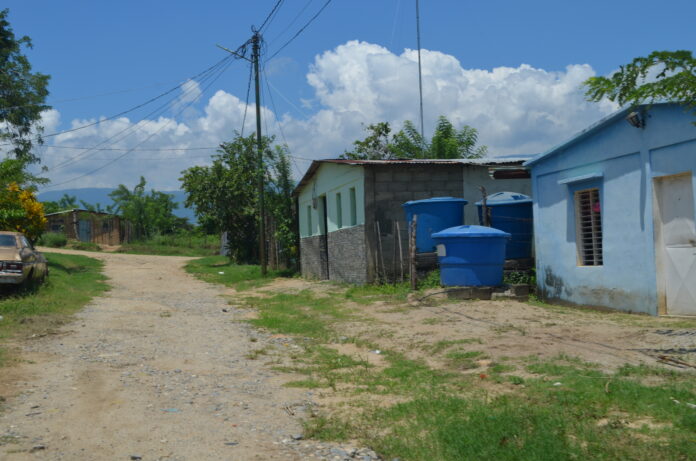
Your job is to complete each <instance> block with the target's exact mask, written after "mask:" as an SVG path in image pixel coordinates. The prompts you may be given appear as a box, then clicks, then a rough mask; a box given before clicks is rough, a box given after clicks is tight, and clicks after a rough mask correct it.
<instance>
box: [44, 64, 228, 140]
mask: <svg viewBox="0 0 696 461" xmlns="http://www.w3.org/2000/svg"><path fill="white" fill-rule="evenodd" d="M231 57H232V56H231V55H228V56H225V57H224V58H223V59H221V60H219V61H218V62H216V63H215V64H213V65H212V66H210V67H208V68H207V69H205V70H204V71H202V72H199V73H198V74H196V75H194V76H193V77H191V78H188V79H186V80H184V81H183V82H181V83H180V84H178V85H177V86H175V87H174V88H171V89H169V90H167V91H165V92H164V93H162V94H160V95H159V96H155V97H154V98H152V99H149V100H147V101H145V102H144V103H142V104H138V105H137V106H134V107H131V108H130V109H127V110H124V111H123V112H119V113H118V114H116V115H112V116H110V117H107V118H105V119H101V120H98V121H96V122H93V123H89V124H87V125H82V126H78V127H75V128H71V129H69V130H64V131H58V132H55V133H49V134H44V135H42V136H41V137H42V138H50V137H52V136H58V135H61V134H65V133H72V132H73V131H78V130H82V129H85V128H89V127H91V126H94V125H97V124H99V123H103V122H107V121H110V120H114V119H116V118H118V117H121V116H123V115H125V114H128V113H130V112H133V111H135V110H138V109H140V108H141V107H144V106H147V105H148V104H151V103H153V102H155V101H157V100H158V99H160V98H163V97H164V96H167V95H168V94H171V93H172V92H174V91H176V90H178V89H179V88H181V86H182V85H184V84H185V83H186V82H188V81H190V80H195V79H197V78H198V77H200V76H201V75H204V74H205V73H207V72H209V71H211V70H213V69H215V68H216V67H218V66H221V65H222V64H224V63H225V62H226V61H227V60H229V59H231Z"/></svg>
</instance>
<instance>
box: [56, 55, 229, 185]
mask: <svg viewBox="0 0 696 461" xmlns="http://www.w3.org/2000/svg"><path fill="white" fill-rule="evenodd" d="M228 66H229V64H228ZM222 69H223V67H222V65H221V66H220V67H219V68H218V69H214V70H212V71H209V72H208V74H207V75H205V76H204V77H203V78H201V83H203V82H205V81H206V80H208V79H209V78H211V77H212V76H213V75H214V74H215V72H217V71H222V72H224V70H222ZM193 90H194V88H189V89H187V90H185V91H184V93H183V95H179V96H174V97H173V98H170V99H168V100H167V101H165V102H164V103H163V104H161V105H160V106H158V107H157V108H155V109H154V110H153V111H151V112H150V113H148V114H146V115H145V116H144V117H142V118H141V119H140V120H138V121H137V122H136V123H134V124H131V125H129V126H127V127H126V128H124V129H122V130H120V131H119V132H117V133H115V134H113V135H111V136H109V137H108V138H106V139H105V140H103V141H102V142H100V143H98V144H97V146H95V147H99V146H103V145H105V144H107V143H109V142H110V141H112V140H114V141H113V142H112V144H113V143H115V142H118V141H121V140H123V139H125V138H126V137H128V136H130V135H131V134H133V133H135V132H137V131H138V130H139V129H141V128H142V127H140V126H139V124H140V122H142V121H143V120H145V119H147V118H148V117H155V116H159V115H162V114H163V113H164V112H165V111H166V110H167V109H168V108H169V106H170V104H171V103H172V102H173V101H175V100H176V99H178V98H179V97H181V96H185V95H187V94H189V93H191V92H192V91H193ZM145 123H146V124H148V123H152V120H147V121H146V122H145ZM121 135H123V136H121ZM119 136H120V138H119V139H115V138H117V137H119ZM89 156H90V152H89V151H87V152H81V153H79V154H77V155H74V156H72V157H70V158H68V159H66V160H64V161H62V162H60V163H58V164H55V165H53V166H51V167H50V169H51V170H53V171H55V170H57V169H60V168H63V167H65V166H68V165H71V164H73V163H75V162H76V161H78V160H80V159H82V158H86V157H89Z"/></svg>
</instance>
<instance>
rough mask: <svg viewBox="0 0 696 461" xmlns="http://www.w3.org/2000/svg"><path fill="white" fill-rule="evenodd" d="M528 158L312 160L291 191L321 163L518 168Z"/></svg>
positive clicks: (296, 189) (302, 184)
mask: <svg viewBox="0 0 696 461" xmlns="http://www.w3.org/2000/svg"><path fill="white" fill-rule="evenodd" d="M526 160H529V157H526V156H525V157H499V158H462V159H434V158H414V159H394V160H352V159H338V158H337V159H322V160H313V161H312V164H311V165H310V166H309V168H307V171H306V172H305V174H304V176H302V179H301V180H300V182H299V183H297V187H295V190H294V191H293V195H297V194H298V193H299V192H300V190H302V189H303V188H304V186H306V185H307V183H308V182H309V181H310V180H311V179H312V176H314V174H315V173H316V171H317V170H318V169H319V167H320V166H321V165H322V164H323V163H337V164H342V165H353V166H377V165H389V166H392V165H393V166H409V165H480V166H501V167H504V166H511V167H512V166H520V165H522V164H523V163H524V162H525V161H526Z"/></svg>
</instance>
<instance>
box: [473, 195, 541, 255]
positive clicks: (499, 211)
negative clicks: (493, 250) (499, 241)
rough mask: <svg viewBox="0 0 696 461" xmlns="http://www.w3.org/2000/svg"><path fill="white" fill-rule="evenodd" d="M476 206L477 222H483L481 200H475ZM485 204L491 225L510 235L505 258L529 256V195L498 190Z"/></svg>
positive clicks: (530, 232)
mask: <svg viewBox="0 0 696 461" xmlns="http://www.w3.org/2000/svg"><path fill="white" fill-rule="evenodd" d="M476 206H477V207H478V216H479V224H483V212H482V209H483V206H482V202H476ZM486 206H488V207H489V208H490V209H491V213H490V216H491V227H494V228H496V229H500V230H502V231H505V232H507V233H509V234H510V235H511V236H512V238H511V239H510V242H508V245H507V250H506V252H505V258H506V259H525V258H531V257H532V240H533V238H534V235H533V232H534V226H533V219H532V199H531V197H529V196H528V195H524V194H519V193H517V192H498V193H495V194H491V195H489V196H488V198H487V199H486Z"/></svg>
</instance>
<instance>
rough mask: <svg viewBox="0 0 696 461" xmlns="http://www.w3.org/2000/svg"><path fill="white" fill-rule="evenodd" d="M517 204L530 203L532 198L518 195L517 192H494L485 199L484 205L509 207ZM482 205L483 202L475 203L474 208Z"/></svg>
mask: <svg viewBox="0 0 696 461" xmlns="http://www.w3.org/2000/svg"><path fill="white" fill-rule="evenodd" d="M518 203H532V198H531V197H530V196H529V195H524V194H520V193H519V192H496V193H495V194H491V195H489V196H488V198H487V199H486V205H490V206H496V205H511V204H518ZM482 204H483V201H481V200H479V201H478V202H476V206H480V205H482Z"/></svg>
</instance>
